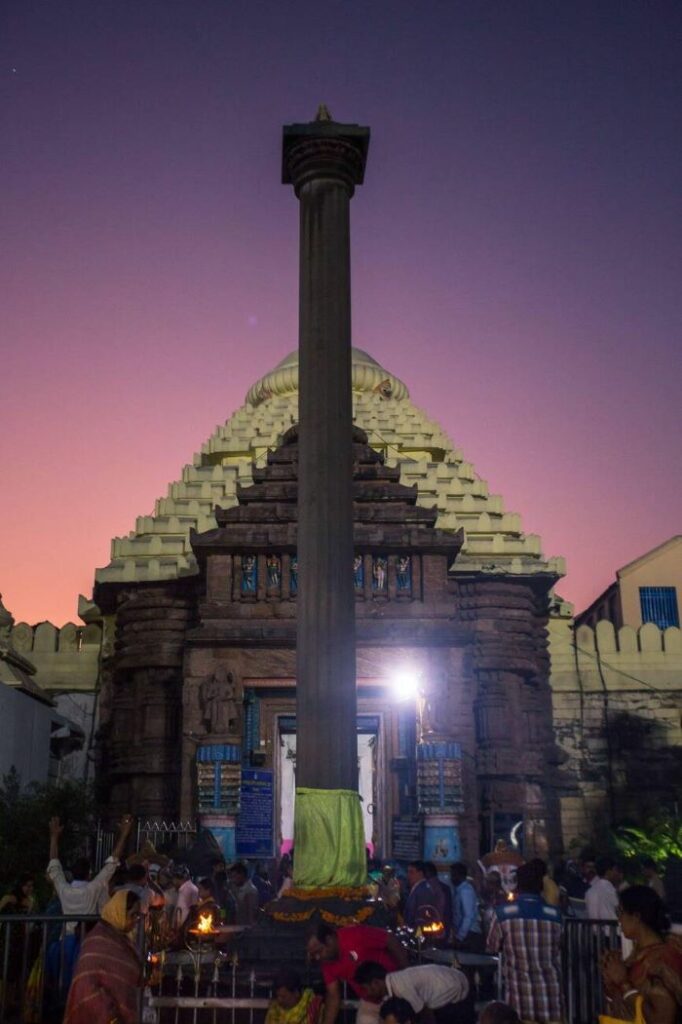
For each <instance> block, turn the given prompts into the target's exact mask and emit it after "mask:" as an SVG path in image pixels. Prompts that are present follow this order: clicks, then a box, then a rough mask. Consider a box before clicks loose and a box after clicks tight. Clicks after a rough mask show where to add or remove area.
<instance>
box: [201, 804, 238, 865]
mask: <svg viewBox="0 0 682 1024" xmlns="http://www.w3.org/2000/svg"><path fill="white" fill-rule="evenodd" d="M199 823H200V824H201V827H202V828H207V829H208V830H209V831H210V832H211V833H212V834H213V837H214V839H215V841H216V843H217V844H218V846H219V847H220V852H221V853H222V855H223V857H224V858H225V860H226V861H227V863H228V864H230V863H232V861H234V860H236V859H237V844H236V839H235V836H236V822H235V818H234V817H233V816H232V815H230V814H201V815H199Z"/></svg>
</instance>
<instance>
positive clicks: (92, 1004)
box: [64, 889, 142, 1024]
mask: <svg viewBox="0 0 682 1024" xmlns="http://www.w3.org/2000/svg"><path fill="white" fill-rule="evenodd" d="M139 918H140V900H139V897H138V896H137V895H136V894H135V893H133V892H129V891H126V890H125V889H121V890H119V892H117V893H114V895H113V896H112V897H111V899H110V900H109V902H108V903H106V904H105V905H104V907H103V908H102V919H101V921H99V922H98V923H97V924H96V925H95V927H94V928H93V929H92V931H91V932H90V933H89V934H88V936H87V938H86V939H85V941H84V942H83V945H82V947H81V951H80V956H79V957H78V962H77V964H76V970H75V973H74V976H73V981H72V982H71V988H70V989H69V998H68V1001H67V1004H66V1012H65V1014H64V1024H94V1022H95V1021H97V1022H99V1021H102V1022H106V1024H136V1021H137V1020H138V1016H139V996H140V986H141V984H142V960H141V957H140V954H139V953H138V951H137V949H136V948H135V945H134V943H133V941H132V939H131V937H130V935H131V932H133V931H134V929H135V926H136V924H137V922H138V920H139Z"/></svg>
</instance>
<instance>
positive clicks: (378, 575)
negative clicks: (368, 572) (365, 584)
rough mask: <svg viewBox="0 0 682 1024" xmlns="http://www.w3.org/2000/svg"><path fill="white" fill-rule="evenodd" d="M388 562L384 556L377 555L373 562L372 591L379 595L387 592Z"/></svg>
mask: <svg viewBox="0 0 682 1024" xmlns="http://www.w3.org/2000/svg"><path fill="white" fill-rule="evenodd" d="M387 565H388V562H387V560H386V558H384V556H383V555H377V556H376V558H375V559H374V560H373V562H372V589H373V590H374V591H375V592H377V593H380V594H382V593H385V591H386V567H387Z"/></svg>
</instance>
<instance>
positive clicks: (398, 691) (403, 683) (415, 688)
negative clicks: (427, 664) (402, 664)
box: [390, 668, 419, 700]
mask: <svg viewBox="0 0 682 1024" xmlns="http://www.w3.org/2000/svg"><path fill="white" fill-rule="evenodd" d="M390 678H391V686H392V687H393V692H394V694H395V697H396V700H416V698H417V697H418V695H419V675H418V673H417V672H416V671H415V670H414V669H413V668H398V669H396V670H395V672H392V673H391V677H390Z"/></svg>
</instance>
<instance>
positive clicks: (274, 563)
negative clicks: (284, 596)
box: [266, 555, 282, 590]
mask: <svg viewBox="0 0 682 1024" xmlns="http://www.w3.org/2000/svg"><path fill="white" fill-rule="evenodd" d="M266 566H267V577H268V590H279V588H280V586H281V583H282V560H281V558H280V557H279V555H268V557H267V559H266Z"/></svg>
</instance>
